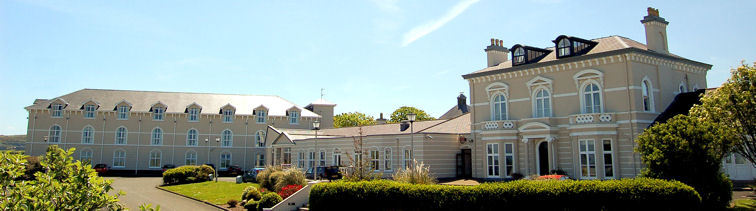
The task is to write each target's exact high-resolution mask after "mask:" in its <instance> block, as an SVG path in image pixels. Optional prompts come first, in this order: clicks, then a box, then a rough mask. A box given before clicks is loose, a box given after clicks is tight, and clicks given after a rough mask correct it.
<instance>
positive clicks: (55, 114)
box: [50, 103, 63, 118]
mask: <svg viewBox="0 0 756 211" xmlns="http://www.w3.org/2000/svg"><path fill="white" fill-rule="evenodd" d="M50 116H51V117H52V118H62V117H63V104H60V103H53V104H52V105H50Z"/></svg>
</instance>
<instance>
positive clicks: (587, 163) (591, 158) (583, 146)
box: [580, 140, 596, 178]
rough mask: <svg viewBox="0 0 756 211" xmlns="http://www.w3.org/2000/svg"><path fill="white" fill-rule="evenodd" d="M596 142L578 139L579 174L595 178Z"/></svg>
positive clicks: (583, 176)
mask: <svg viewBox="0 0 756 211" xmlns="http://www.w3.org/2000/svg"><path fill="white" fill-rule="evenodd" d="M595 145H596V143H595V141H594V140H580V176H581V177H582V178H596V149H595V147H596V146H595Z"/></svg>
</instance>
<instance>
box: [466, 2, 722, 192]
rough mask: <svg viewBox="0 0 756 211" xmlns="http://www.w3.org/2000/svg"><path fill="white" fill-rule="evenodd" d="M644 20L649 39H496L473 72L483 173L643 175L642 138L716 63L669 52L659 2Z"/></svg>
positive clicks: (478, 170) (701, 84)
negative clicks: (638, 146)
mask: <svg viewBox="0 0 756 211" xmlns="http://www.w3.org/2000/svg"><path fill="white" fill-rule="evenodd" d="M641 23H642V24H643V26H645V29H646V43H645V44H643V43H640V42H637V41H634V40H631V39H628V38H625V37H621V36H608V37H602V38H597V39H592V40H586V39H581V38H577V37H570V36H564V35H562V36H558V37H556V39H555V40H554V41H553V42H554V46H551V47H548V48H545V49H544V48H537V47H530V46H525V45H514V46H513V47H512V48H510V49H507V48H506V47H503V43H502V41H500V40H495V39H492V40H491V45H490V46H488V47H487V48H486V49H485V51H486V53H487V56H488V67H486V68H484V69H482V70H479V71H475V72H473V73H470V74H466V75H464V76H463V78H464V79H465V80H467V81H468V83H469V85H470V93H471V97H470V99H471V105H472V108H471V113H472V116H471V121H472V127H471V128H472V134H471V136H472V137H471V138H472V139H473V140H475V142H474V143H475V144H474V147H473V157H474V160H473V163H474V165H473V172H474V173H473V174H474V175H473V176H474V177H477V178H506V177H509V176H511V175H512V174H513V173H520V174H523V175H525V176H528V175H533V174H547V173H549V172H550V171H552V170H563V171H564V172H565V173H566V174H568V175H570V176H571V177H573V178H580V179H609V178H623V177H633V176H636V175H638V174H639V173H640V170H641V168H642V164H641V162H640V158H639V155H638V154H637V153H635V152H633V148H634V146H635V142H634V141H633V140H634V138H635V137H637V136H638V135H639V134H640V133H641V132H642V131H643V130H644V129H645V128H646V127H647V126H648V125H649V124H650V123H652V122H653V120H654V119H655V118H656V117H657V116H658V115H659V114H660V112H662V111H664V110H665V109H666V108H667V106H668V105H669V104H670V102H671V101H672V100H673V99H674V98H675V96H676V95H677V94H679V93H683V92H690V91H694V90H696V89H705V88H706V73H707V71H708V70H709V69H710V68H711V65H709V64H704V63H701V62H697V61H692V60H689V59H685V58H683V57H680V56H677V55H674V54H672V53H670V52H669V50H668V48H667V47H668V45H667V33H666V26H667V24H668V22H667V21H665V20H664V18H661V17H660V16H659V13H658V10H655V9H652V8H649V10H648V15H647V16H645V17H644V18H643V20H641ZM510 53H511V58H510V57H509V56H508V55H509V54H510Z"/></svg>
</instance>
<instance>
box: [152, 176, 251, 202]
mask: <svg viewBox="0 0 756 211" xmlns="http://www.w3.org/2000/svg"><path fill="white" fill-rule="evenodd" d="M250 185H251V186H255V187H260V185H259V184H257V183H241V184H236V183H234V182H224V181H218V182H217V183H216V182H213V181H207V182H201V183H192V184H183V185H171V186H163V187H161V188H163V189H166V190H169V191H173V192H176V193H179V194H181V195H185V196H188V197H191V198H194V199H199V200H202V201H207V202H210V203H213V204H226V202H228V200H229V199H236V200H240V199H241V194H242V192H243V191H244V188H246V187H247V186H250Z"/></svg>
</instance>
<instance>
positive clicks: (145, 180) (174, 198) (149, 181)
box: [107, 177, 234, 211]
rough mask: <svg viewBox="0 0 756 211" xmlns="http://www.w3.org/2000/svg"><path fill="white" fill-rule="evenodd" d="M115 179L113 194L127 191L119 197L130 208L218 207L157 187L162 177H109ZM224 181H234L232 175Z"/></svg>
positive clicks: (204, 208) (201, 208)
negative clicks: (141, 205)
mask: <svg viewBox="0 0 756 211" xmlns="http://www.w3.org/2000/svg"><path fill="white" fill-rule="evenodd" d="M107 178H108V179H112V180H113V188H114V190H113V191H111V194H115V193H117V192H118V190H122V191H123V192H126V195H125V196H121V197H120V198H119V199H120V200H121V203H122V204H124V205H125V206H126V207H127V208H129V209H130V210H139V209H138V208H139V205H140V204H148V203H149V204H152V207H155V206H157V205H160V209H161V210H181V211H186V210H208V211H209V210H212V211H217V210H218V208H215V207H213V206H210V205H207V204H205V203H202V202H198V201H195V200H192V199H188V198H185V197H182V196H178V195H175V194H172V193H169V192H166V191H163V190H160V189H157V188H155V186H158V185H160V184H161V183H162V178H161V177H107ZM219 180H222V181H234V178H232V177H221V178H219Z"/></svg>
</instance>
